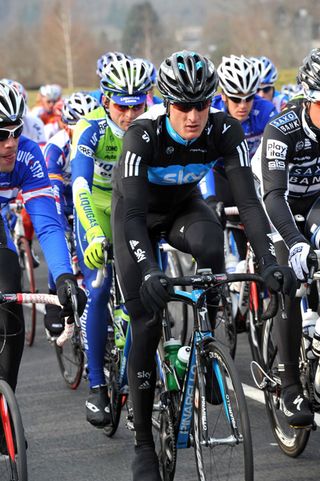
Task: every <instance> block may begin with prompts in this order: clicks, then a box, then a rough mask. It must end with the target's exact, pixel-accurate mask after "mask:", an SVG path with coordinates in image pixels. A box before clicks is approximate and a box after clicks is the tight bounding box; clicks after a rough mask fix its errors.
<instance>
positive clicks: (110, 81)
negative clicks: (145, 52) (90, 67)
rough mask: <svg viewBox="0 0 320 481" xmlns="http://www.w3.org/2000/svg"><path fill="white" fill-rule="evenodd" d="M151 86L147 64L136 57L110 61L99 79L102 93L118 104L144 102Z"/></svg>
mask: <svg viewBox="0 0 320 481" xmlns="http://www.w3.org/2000/svg"><path fill="white" fill-rule="evenodd" d="M151 87H152V81H151V78H150V77H149V68H148V65H147V64H146V63H145V62H144V61H143V60H141V59H138V58H136V59H131V60H130V59H124V60H120V61H114V62H110V63H109V64H108V65H107V67H106V69H105V71H104V77H103V78H102V79H101V81H100V88H101V91H102V93H103V94H104V95H105V96H106V97H111V98H112V100H114V101H115V102H116V103H119V104H120V105H135V104H137V103H142V102H144V101H145V98H146V94H147V92H148V91H149V90H150V89H151Z"/></svg>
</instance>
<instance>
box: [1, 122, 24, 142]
mask: <svg viewBox="0 0 320 481" xmlns="http://www.w3.org/2000/svg"><path fill="white" fill-rule="evenodd" d="M22 130H23V121H22V120H21V123H20V124H19V125H17V126H16V127H15V128H14V129H6V128H4V127H3V128H1V127H0V142H1V141H3V140H8V139H10V137H13V138H14V139H17V138H18V137H20V135H21V134H22Z"/></svg>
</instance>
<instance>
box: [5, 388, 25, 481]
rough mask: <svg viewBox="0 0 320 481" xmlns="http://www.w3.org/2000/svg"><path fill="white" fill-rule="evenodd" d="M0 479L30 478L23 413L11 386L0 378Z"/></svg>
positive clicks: (10, 480) (14, 480) (18, 479)
mask: <svg viewBox="0 0 320 481" xmlns="http://www.w3.org/2000/svg"><path fill="white" fill-rule="evenodd" d="M0 479H1V481H27V480H28V469H27V454H26V441H25V437H24V429H23V425H22V420H21V414H20V410H19V406H18V403H17V400H16V398H15V395H14V393H13V391H12V389H11V387H10V386H9V384H8V383H7V382H5V381H3V380H0Z"/></svg>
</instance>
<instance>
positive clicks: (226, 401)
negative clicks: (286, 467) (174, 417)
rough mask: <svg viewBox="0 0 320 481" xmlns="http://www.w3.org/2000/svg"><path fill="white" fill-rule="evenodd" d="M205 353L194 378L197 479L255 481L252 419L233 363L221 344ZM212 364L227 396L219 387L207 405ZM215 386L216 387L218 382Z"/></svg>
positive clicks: (209, 480)
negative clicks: (250, 422) (207, 381)
mask: <svg viewBox="0 0 320 481" xmlns="http://www.w3.org/2000/svg"><path fill="white" fill-rule="evenodd" d="M206 352H207V356H206V358H205V357H203V358H202V359H201V360H200V363H201V364H199V365H197V368H196V376H195V394H194V419H193V436H194V448H195V458H196V466H197V472H198V478H199V480H201V481H211V480H216V481H238V480H239V479H241V480H244V481H253V453H252V440H251V430H250V424H249V416H248V410H247V405H246V401H245V397H244V393H243V390H242V386H241V383H240V381H239V378H238V374H237V372H236V370H235V367H234V364H233V360H232V358H231V356H230V355H229V353H228V352H227V351H226V349H225V348H224V347H223V346H222V345H221V344H220V343H218V342H212V343H210V345H209V346H208V347H207V349H206ZM209 359H212V361H209ZM212 362H213V363H214V364H215V366H216V367H215V372H218V373H220V374H219V377H220V382H221V387H222V386H223V387H222V389H223V391H224V394H222V391H221V387H220V388H218V390H216V395H215V396H213V398H211V400H210V402H208V400H209V399H210V398H209V396H208V387H207V388H206V380H208V375H209V372H210V371H209V370H208V365H209V366H210V365H212ZM209 369H210V368H209ZM205 372H207V374H205V375H204V374H203V373H205ZM211 373H212V371H211ZM215 379H217V377H215ZM214 385H215V386H217V384H216V382H215V384H214ZM207 386H208V383H207ZM216 389H217V387H216ZM201 393H203V395H201ZM219 398H220V399H219ZM222 399H223V401H222ZM214 403H215V404H214ZM206 429H207V433H208V436H207V437H206V434H205V432H206Z"/></svg>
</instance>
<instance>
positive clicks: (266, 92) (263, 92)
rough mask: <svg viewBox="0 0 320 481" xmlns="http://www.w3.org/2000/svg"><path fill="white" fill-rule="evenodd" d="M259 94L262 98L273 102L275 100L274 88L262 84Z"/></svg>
mask: <svg viewBox="0 0 320 481" xmlns="http://www.w3.org/2000/svg"><path fill="white" fill-rule="evenodd" d="M257 94H258V95H260V97H262V98H264V99H266V100H270V101H271V100H272V99H273V94H274V87H272V86H271V85H263V84H262V85H261V88H259V89H258V91H257Z"/></svg>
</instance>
